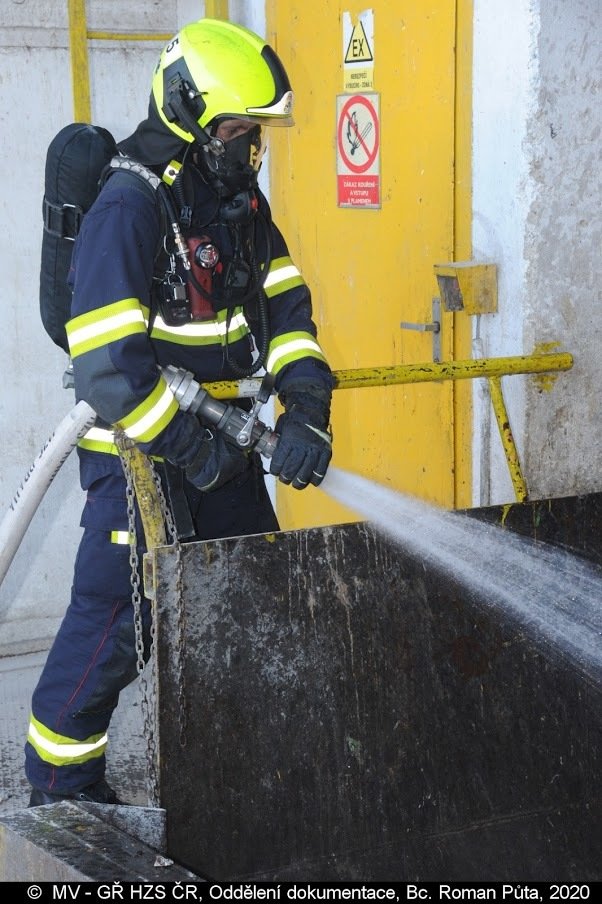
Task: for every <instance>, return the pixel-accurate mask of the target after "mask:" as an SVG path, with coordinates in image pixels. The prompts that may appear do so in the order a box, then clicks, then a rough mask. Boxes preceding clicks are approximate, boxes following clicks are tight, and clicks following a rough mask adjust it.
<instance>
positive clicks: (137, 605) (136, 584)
mask: <svg viewBox="0 0 602 904" xmlns="http://www.w3.org/2000/svg"><path fill="white" fill-rule="evenodd" d="M115 443H116V445H117V448H118V449H119V457H120V459H121V465H122V467H123V473H124V476H125V482H126V500H127V514H128V536H129V543H130V584H131V585H132V606H133V610H134V637H135V648H136V669H137V671H138V676H139V679H140V687H141V698H142V699H141V708H142V716H143V727H144V737H145V740H146V748H147V767H148V772H147V793H148V798H149V805H150V806H152V807H158V806H159V779H158V756H157V744H156V739H155V731H154V726H155V724H156V723H155V720H156V716H157V683H156V674H155V672H156V665H155V659H156V654H155V653H154V643H155V617H154V613H152V612H151V620H150V644H151V649H150V655H149V662H150V675H149V681H147V680H146V675H145V674H144V669H145V661H144V630H143V621H142V594H141V593H140V558H139V556H138V532H137V529H136V506H135V501H136V491H135V488H134V480H133V477H132V471H131V468H130V464H129V460H128V455H127V452H128V450H129V449H131V448H132V447H133V445H134V444H133V442H132V441H131V440H130V439H129V438H128V437H127V436H126V435H125V433H123V432H122V431H119V432H117V431H116V433H115ZM149 686H150V687H149Z"/></svg>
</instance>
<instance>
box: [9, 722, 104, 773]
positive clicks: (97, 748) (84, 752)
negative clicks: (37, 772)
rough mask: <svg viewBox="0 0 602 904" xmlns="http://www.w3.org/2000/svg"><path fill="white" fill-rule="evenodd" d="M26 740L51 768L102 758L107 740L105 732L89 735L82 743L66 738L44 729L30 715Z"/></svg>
mask: <svg viewBox="0 0 602 904" xmlns="http://www.w3.org/2000/svg"><path fill="white" fill-rule="evenodd" d="M27 740H28V741H29V743H30V744H31V745H32V747H34V748H35V751H36V753H37V754H38V756H39V757H40V759H41V760H44V762H45V763H51V764H52V765H53V766H72V765H73V764H74V763H86V762H88V760H93V759H95V758H96V757H99V756H102V755H103V753H104V752H105V749H106V746H107V741H108V738H107V735H106V733H105V732H101V733H99V734H93V735H90V737H89V738H85V739H84V740H83V741H79V740H77V739H74V738H68V737H67V736H66V735H61V734H58V733H57V732H56V731H51V730H50V729H49V728H46V726H45V725H42V723H41V722H38V720H37V719H35V718H34V716H33V715H32V716H31V719H30V722H29V733H28V735H27Z"/></svg>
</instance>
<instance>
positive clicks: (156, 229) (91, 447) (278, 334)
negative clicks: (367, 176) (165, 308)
mask: <svg viewBox="0 0 602 904" xmlns="http://www.w3.org/2000/svg"><path fill="white" fill-rule="evenodd" d="M203 192H204V194H203ZM258 195H259V203H260V215H259V216H257V217H256V218H255V220H254V227H253V228H255V230H256V256H257V261H258V264H259V267H260V269H261V270H263V268H264V264H265V261H266V258H269V260H268V267H269V270H268V274H267V277H266V278H265V282H264V290H265V293H266V295H267V297H268V301H269V321H270V327H271V340H270V344H269V352H268V357H267V362H266V370H268V371H269V372H270V373H272V374H273V375H274V376H275V378H276V383H275V386H276V390H277V391H281V390H282V389H283V388H284V387H285V386H286V384H287V383H288V382H290V380H291V379H297V378H299V377H301V378H305V379H310V380H312V381H313V382H315V383H316V384H318V385H322V386H325V387H328V388H329V389H330V388H331V387H332V375H331V372H330V369H329V367H328V364H327V363H326V359H325V357H324V354H323V352H322V350H321V348H320V345H319V343H318V341H317V339H316V327H315V324H314V322H313V320H312V311H311V296H310V291H309V289H308V287H307V285H306V284H305V282H304V280H303V277H302V276H301V274H300V272H299V270H298V269H297V267H296V266H295V264H294V263H293V261H292V260H291V258H290V255H289V252H288V249H287V246H286V244H285V241H284V239H283V237H282V235H281V233H280V232H279V230H278V229H277V227H276V226H275V225H274V224H273V223H272V222H271V216H270V211H269V207H268V204H267V201H266V199H265V197H263V195H261V193H258ZM193 209H194V217H193V221H192V226H191V228H190V232H191V233H195V232H196V233H198V232H199V231H201V232H202V233H203V235H208V236H209V237H210V238H211V240H212V241H213V242H214V243H215V244H216V245H217V246H218V248H219V249H220V252H221V254H222V255H223V256H226V257H227V256H228V255H229V254H231V253H232V242H233V233H232V231H231V229H232V227H229V226H228V225H227V224H225V223H219V222H217V223H216V222H211V215H212V214H215V213H216V199H215V196H214V195H213V193H212V192H211V190H210V189H209V188H208V187H207V186H206V185H204V184H203V183H202V182H201V180H199V179H196V181H195V197H194V207H193ZM208 220H209V221H208ZM265 224H267V228H268V230H269V238H268V235H266V230H265V228H263V227H264V226H265ZM164 228H165V227H164V221H163V218H162V216H161V214H160V208H159V205H158V203H157V199H156V198H155V197H153V195H152V193H149V192H148V191H142V190H140V188H138V187H136V186H135V184H127V183H126V184H123V181H122V180H120V179H118V178H117V177H111V178H109V180H108V181H107V183H106V185H105V187H104V188H103V190H102V191H101V193H100V194H99V196H98V198H97V200H96V202H95V203H94V205H93V207H92V208H91V209H90V211H89V212H88V213H87V214H86V217H85V218H84V221H83V225H82V228H81V231H80V233H79V235H78V238H77V240H76V244H75V247H74V254H73V261H72V268H71V273H70V277H69V281H70V284H71V286H72V288H73V303H72V311H71V313H72V317H71V319H70V321H69V322H68V324H67V336H68V340H69V348H70V352H71V357H72V360H73V368H74V375H75V386H76V395H77V398H78V399H85V401H86V402H88V404H89V405H91V406H92V408H94V410H95V411H96V412H97V413H98V415H99V418H100V419H101V421H99V422H98V425H97V426H96V427H94V428H93V429H92V430H90V431H89V433H88V434H87V435H86V436H85V437H84V438H83V439H82V440H81V441H80V443H79V450H80V458H81V459H82V485H83V486H84V488H87V486H89V485H90V483H91V482H92V480H94V479H96V477H99V476H102V474H103V473H121V465H120V462H119V459H118V456H117V449H116V447H115V445H114V444H113V434H112V429H110V428H111V426H117V427H120V428H122V429H123V430H124V432H125V433H126V435H127V436H129V437H130V438H131V439H132V440H134V441H135V442H136V443H137V445H138V446H139V447H140V448H141V449H142V450H143V451H144V452H146V453H147V454H150V455H152V456H157V457H165V458H168V459H169V460H171V461H172V462H174V463H175V464H178V463H179V462H178V459H179V458H180V457H181V456H182V455H183V454H184V450H185V446H186V445H187V442H188V440H189V437H190V432H189V431H190V415H186V414H184V413H183V412H181V411H180V410H179V408H178V404H177V402H176V400H175V398H174V396H173V394H172V392H171V391H170V389H169V388H168V387H167V385H166V382H165V380H164V378H163V376H162V375H161V373H160V371H159V369H158V365H167V364H172V365H175V366H176V367H183V368H185V369H186V370H188V371H191V372H192V373H193V374H194V376H195V378H196V379H197V380H198V381H200V382H208V381H214V380H220V379H224V380H232V379H236V377H237V374H236V373H235V372H234V371H233V370H232V368H231V366H230V365H229V363H228V360H232V359H233V358H234V360H235V361H236V362H237V364H238V366H239V367H245V366H248V365H249V364H250V363H251V361H252V349H253V346H252V333H251V328H250V325H249V322H248V318H247V317H246V316H245V311H244V310H243V308H242V307H240V306H238V307H234V308H232V307H231V308H229V309H227V308H224V309H222V310H219V311H218V312H217V313H216V315H215V317H214V319H212V320H209V321H199V322H190V323H187V324H185V325H183V326H169V325H168V324H167V323H166V322H165V321H164V319H163V317H162V316H161V312H160V311H157V309H156V305H154V304H153V303H152V298H153V291H154V286H155V287H156V280H157V255H158V249H161V246H162V241H163V233H164ZM164 258H165V260H166V259H167V258H166V256H164ZM153 280H155V282H154V281H153ZM149 326H150V329H149ZM84 450H88V451H90V452H95V453H108V454H107V455H104V454H103V455H93V456H88V455H86V454H81V453H82V452H84Z"/></svg>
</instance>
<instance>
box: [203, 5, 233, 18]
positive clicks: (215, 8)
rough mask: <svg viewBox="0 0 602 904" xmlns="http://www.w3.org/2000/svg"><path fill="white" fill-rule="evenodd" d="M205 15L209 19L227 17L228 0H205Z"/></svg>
mask: <svg viewBox="0 0 602 904" xmlns="http://www.w3.org/2000/svg"><path fill="white" fill-rule="evenodd" d="M205 15H206V16H207V17H208V18H209V19H227V18H228V0H205Z"/></svg>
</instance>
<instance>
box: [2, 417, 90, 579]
mask: <svg viewBox="0 0 602 904" xmlns="http://www.w3.org/2000/svg"><path fill="white" fill-rule="evenodd" d="M95 420H96V414H95V412H94V410H93V409H92V408H91V407H90V406H89V405H88V404H87V402H78V403H77V405H75V407H74V408H72V409H71V411H70V412H69V413H68V414H67V415H66V417H64V418H63V420H62V421H61V422H60V424H59V425H58V427H57V428H56V430H55V431H54V433H53V434H52V436H51V437H50V438H49V439H48V441H47V442H46V444H45V445H44V446H43V448H42V449H41V451H40V454H39V455H38V457H37V459H36V460H35V462H34V463H33V464H32V466H31V468H30V469H29V471H28V473H27V474H26V476H25V478H24V479H23V481H22V483H21V486H20V487H19V489H18V490H17V492H16V493H15V497H14V499H13V501H12V503H11V505H10V508H9V510H8V512H7V513H6V515H5V516H4V519H3V520H2V523H1V524H0V584H2V582H3V580H4V578H5V576H6V572H7V571H8V569H9V567H10V564H11V562H12V560H13V558H14V556H15V553H16V552H17V549H18V548H19V545H20V543H21V540H22V539H23V536H24V534H25V531H26V530H27V528H28V527H29V524H30V522H31V519H32V518H33V516H34V514H35V512H36V509H37V508H38V506H39V505H40V502H41V501H42V499H43V497H44V494H45V493H46V490H47V489H48V487H49V486H50V484H51V483H52V480H53V479H54V477H55V475H56V473H57V472H58V470H59V468H60V467H61V466H62V464H63V463H64V462H65V460H66V459H67V458H68V456H69V454H70V453H71V450H72V449H73V448H74V446H76V445H77V442H78V440H79V439H80V438H81V437H82V436H83V435H84V434H85V433H87V431H88V430H89V429H90V427H92V426H93V425H94V422H95Z"/></svg>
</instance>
